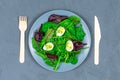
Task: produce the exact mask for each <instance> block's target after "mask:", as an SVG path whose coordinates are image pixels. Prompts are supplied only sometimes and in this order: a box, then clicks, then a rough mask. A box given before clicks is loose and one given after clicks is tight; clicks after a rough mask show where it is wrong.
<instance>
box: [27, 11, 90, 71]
mask: <svg viewBox="0 0 120 80" xmlns="http://www.w3.org/2000/svg"><path fill="white" fill-rule="evenodd" d="M51 14H58V15H66V16H71V15H75V16H78V15H76V14H74V13H73V12H70V11H66V10H53V11H49V12H47V13H45V14H43V15H42V16H40V17H39V18H38V19H37V20H36V21H35V23H34V24H33V26H32V27H31V29H30V32H29V48H30V52H31V54H32V56H33V58H34V59H35V60H36V62H37V63H38V64H40V65H41V66H42V67H44V68H45V69H47V70H51V71H54V70H53V68H52V67H50V66H48V65H46V64H45V63H44V61H43V59H42V58H41V57H40V56H38V55H36V53H35V49H34V48H33V47H32V37H33V34H34V32H35V31H36V30H37V29H39V28H40V25H41V24H42V23H44V22H46V21H47V20H48V17H49V16H50V15H51ZM78 17H79V16H78ZM81 23H82V25H83V30H84V32H85V33H86V36H85V39H84V41H83V42H84V43H87V46H88V48H87V49H85V50H82V51H81V54H79V55H78V63H77V64H75V65H73V64H70V63H69V64H68V63H62V64H61V65H60V67H59V69H58V70H57V71H56V72H65V71H69V70H72V69H75V68H76V67H78V66H79V65H80V64H81V63H82V62H83V61H84V60H85V59H86V57H87V55H88V53H89V50H90V46H91V36H90V31H89V29H88V26H87V24H86V23H85V22H84V21H83V19H82V18H81Z"/></svg>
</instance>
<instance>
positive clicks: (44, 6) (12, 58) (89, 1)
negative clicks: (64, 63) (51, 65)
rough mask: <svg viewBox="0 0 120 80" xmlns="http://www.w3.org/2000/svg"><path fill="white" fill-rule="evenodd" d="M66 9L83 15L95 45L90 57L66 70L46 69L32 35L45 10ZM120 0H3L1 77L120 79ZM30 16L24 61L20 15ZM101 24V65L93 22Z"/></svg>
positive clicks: (3, 79) (26, 79)
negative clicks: (34, 50) (34, 53)
mask: <svg viewBox="0 0 120 80" xmlns="http://www.w3.org/2000/svg"><path fill="white" fill-rule="evenodd" d="M54 9H65V10H70V11H73V12H75V13H77V14H78V15H80V16H81V17H82V18H83V19H84V20H85V21H86V23H87V24H88V26H89V29H90V31H91V35H92V47H91V50H90V53H89V56H88V57H87V59H86V60H85V61H84V62H83V63H82V65H80V66H79V67H77V68H76V69H74V70H72V71H68V72H64V73H56V72H51V71H48V70H45V69H44V68H42V67H41V66H40V65H38V64H37V63H36V62H35V61H34V59H33V58H32V56H31V54H30V51H29V48H28V41H27V40H28V34H29V30H30V28H31V26H32V24H33V22H34V21H35V20H36V19H37V18H38V17H39V16H40V15H42V14H43V13H45V12H47V11H49V10H54ZM119 14H120V0H0V80H120V49H119V47H120V41H119V39H120V37H119V35H120V32H119V30H120V15H119ZM20 15H27V16H28V17H29V19H28V20H29V21H28V29H27V31H26V61H25V63H24V64H20V63H19V61H18V59H19V37H20V32H19V30H18V16H20ZM94 15H97V16H98V18H99V21H100V25H101V31H102V40H101V44H100V65H98V66H95V65H94V64H93V50H94V47H93V30H94V28H93V25H94V21H93V20H94Z"/></svg>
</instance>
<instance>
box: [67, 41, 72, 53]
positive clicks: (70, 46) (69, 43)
mask: <svg viewBox="0 0 120 80" xmlns="http://www.w3.org/2000/svg"><path fill="white" fill-rule="evenodd" d="M66 50H67V51H69V52H70V51H72V50H73V42H72V41H71V40H68V41H67V42H66Z"/></svg>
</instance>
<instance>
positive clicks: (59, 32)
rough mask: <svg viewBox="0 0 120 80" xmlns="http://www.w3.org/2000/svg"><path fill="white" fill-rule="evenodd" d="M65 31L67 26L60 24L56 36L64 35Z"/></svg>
mask: <svg viewBox="0 0 120 80" xmlns="http://www.w3.org/2000/svg"><path fill="white" fill-rule="evenodd" d="M64 33H65V28H64V27H62V26H60V27H59V28H58V29H57V31H56V36H62V35H63V34H64Z"/></svg>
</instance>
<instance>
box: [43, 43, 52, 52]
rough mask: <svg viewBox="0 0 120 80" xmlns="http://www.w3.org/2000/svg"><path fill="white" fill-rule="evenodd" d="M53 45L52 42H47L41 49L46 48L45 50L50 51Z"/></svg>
mask: <svg viewBox="0 0 120 80" xmlns="http://www.w3.org/2000/svg"><path fill="white" fill-rule="evenodd" d="M53 47H54V45H53V43H51V42H48V43H46V44H45V45H44V46H43V49H44V50H46V51H50V50H52V49H53Z"/></svg>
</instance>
